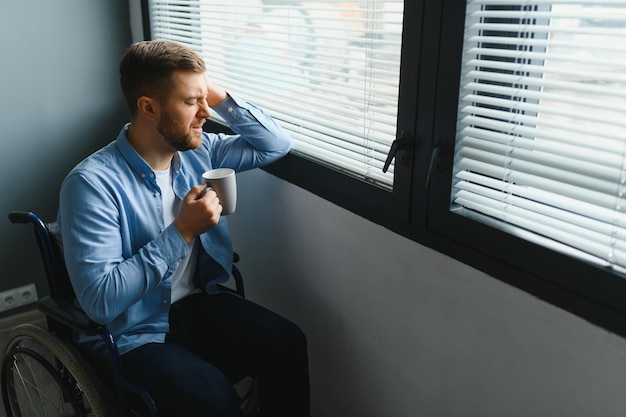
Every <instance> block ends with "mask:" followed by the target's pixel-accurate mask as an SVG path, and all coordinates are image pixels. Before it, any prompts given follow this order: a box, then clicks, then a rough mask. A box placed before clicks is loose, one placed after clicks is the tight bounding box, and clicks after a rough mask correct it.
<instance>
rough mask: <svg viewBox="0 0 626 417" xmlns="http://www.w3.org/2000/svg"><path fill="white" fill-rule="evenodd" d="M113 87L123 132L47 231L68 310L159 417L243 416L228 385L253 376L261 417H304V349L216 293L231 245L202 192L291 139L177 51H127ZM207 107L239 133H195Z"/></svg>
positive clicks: (72, 190)
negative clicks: (70, 290)
mask: <svg viewBox="0 0 626 417" xmlns="http://www.w3.org/2000/svg"><path fill="white" fill-rule="evenodd" d="M120 81H121V86H122V90H123V92H124V95H125V97H126V100H127V102H128V105H129V108H130V113H131V122H130V123H129V124H127V125H126V126H124V127H123V129H122V131H121V132H120V134H119V135H118V137H117V139H116V140H115V141H113V142H112V143H110V144H109V145H107V146H105V147H104V148H102V149H101V150H99V151H98V152H96V153H94V154H93V155H91V156H89V157H88V158H86V159H85V160H84V161H82V162H81V163H80V164H78V165H77V166H76V167H75V168H74V169H73V170H72V171H71V172H70V173H69V174H68V176H67V177H66V179H65V180H64V182H63V185H62V187H61V194H60V208H59V214H58V223H59V225H60V228H61V233H62V236H63V242H64V249H65V258H66V263H67V268H68V272H69V275H70V278H71V281H72V285H73V287H74V289H75V292H76V296H77V301H78V304H79V305H80V307H81V308H82V309H83V310H85V312H86V313H87V315H89V316H90V317H91V318H92V319H93V320H94V321H96V322H98V323H102V324H105V325H106V326H107V327H108V328H109V330H110V331H111V333H112V334H113V335H114V337H115V339H116V341H117V344H118V348H119V350H120V353H121V355H122V366H123V373H124V375H125V377H126V378H127V379H129V380H131V381H134V382H135V383H137V384H138V385H140V386H142V387H144V388H145V389H146V390H147V391H148V392H149V393H150V394H151V396H152V397H153V399H154V400H155V402H156V405H157V408H158V410H159V414H160V416H180V415H185V416H219V417H224V416H238V415H241V412H240V405H239V400H238V397H237V396H236V393H235V391H234V388H233V385H232V383H233V381H236V380H238V379H240V378H242V377H243V376H246V375H250V376H255V377H258V380H259V389H260V396H261V413H262V415H264V416H289V417H299V416H302V417H305V416H307V417H308V415H309V379H308V365H307V353H306V339H305V337H304V335H303V334H302V332H301V331H300V329H299V328H298V327H297V326H296V325H295V324H293V323H291V322H290V321H287V320H286V319H284V318H282V317H280V316H278V315H277V314H275V313H272V312H270V311H268V310H266V309H265V308H263V307H260V306H258V305H256V304H254V303H252V302H250V301H248V300H245V299H243V298H240V297H238V296H235V295H233V294H230V293H225V292H220V291H219V288H218V284H219V283H221V282H224V281H226V280H227V279H228V277H229V275H230V270H231V267H232V247H231V240H230V235H229V232H228V226H227V223H226V220H225V218H223V217H221V216H220V213H221V210H222V208H221V205H220V202H219V199H218V197H217V195H216V194H215V192H214V191H208V192H206V193H204V194H202V191H203V190H204V188H205V186H204V185H202V184H201V183H202V179H201V176H202V173H203V172H204V171H206V170H208V169H211V168H218V167H229V168H233V169H235V170H236V171H243V170H247V169H251V168H255V167H259V166H262V165H264V164H268V163H270V162H272V161H275V160H277V159H279V158H281V157H282V156H284V155H285V154H286V153H287V152H288V151H289V149H290V147H291V139H290V138H289V137H288V136H287V135H286V134H285V133H284V132H283V131H282V130H281V129H280V128H279V127H278V126H277V125H276V124H275V123H274V121H272V120H271V118H270V117H268V116H267V115H265V113H263V111H261V110H260V109H258V108H257V107H255V106H254V105H252V104H250V103H247V102H245V101H242V100H240V99H237V98H235V97H231V96H230V95H229V94H228V93H227V92H226V91H225V90H224V89H222V88H220V87H218V86H216V85H214V84H213V83H212V82H210V81H209V80H208V79H207V76H206V68H205V64H204V62H203V60H202V59H201V58H200V56H199V55H198V54H196V53H195V52H194V51H192V50H191V49H189V48H187V47H184V46H182V45H180V44H177V43H174V42H167V41H147V42H138V43H135V44H133V45H131V46H130V48H129V49H128V51H127V52H126V54H125V56H124V57H123V59H122V62H121V64H120ZM211 109H213V110H214V111H216V112H217V113H219V114H220V115H221V116H222V117H223V118H224V119H225V120H226V121H227V122H228V123H229V125H230V127H231V129H232V130H233V131H234V132H236V134H234V135H225V134H209V133H205V132H203V130H202V125H203V124H204V122H205V121H206V119H207V118H209V117H210V115H211ZM78 342H79V343H81V344H82V345H83V346H85V347H87V348H89V349H92V350H95V351H97V350H98V349H99V348H101V347H102V346H101V342H100V341H99V340H97V339H94V338H92V337H87V336H80V337H79V340H78Z"/></svg>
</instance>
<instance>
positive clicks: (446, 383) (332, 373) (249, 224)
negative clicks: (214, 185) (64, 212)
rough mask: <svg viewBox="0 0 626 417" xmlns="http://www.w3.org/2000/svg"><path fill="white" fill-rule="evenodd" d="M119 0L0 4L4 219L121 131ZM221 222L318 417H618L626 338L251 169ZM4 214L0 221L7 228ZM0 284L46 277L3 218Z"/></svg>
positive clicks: (44, 207) (49, 211)
mask: <svg viewBox="0 0 626 417" xmlns="http://www.w3.org/2000/svg"><path fill="white" fill-rule="evenodd" d="M129 42H130V32H129V30H128V12H127V4H126V1H125V0H114V1H112V0H55V1H54V2H52V1H45V0H38V1H34V0H3V2H2V6H1V7H0V54H1V55H0V56H2V59H1V61H0V75H2V76H1V77H0V86H1V88H0V92H1V94H0V126H1V127H2V135H1V136H0V146H1V147H2V148H1V152H0V157H1V158H2V163H0V170H2V171H1V173H2V175H0V183H1V184H2V186H1V190H2V198H1V199H0V216H5V214H3V213H7V212H8V211H9V210H12V209H30V210H35V211H38V212H40V213H41V214H42V215H44V216H45V217H47V218H50V217H53V216H54V215H55V212H56V206H57V202H58V199H57V191H58V187H59V184H60V182H61V180H62V178H63V176H64V175H65V173H66V172H67V170H69V169H70V168H71V167H72V166H73V165H74V164H75V163H76V162H78V160H80V159H82V158H83V157H84V156H86V155H87V154H88V153H90V152H91V151H92V150H95V149H96V148H98V147H100V146H102V145H103V144H105V143H107V142H108V141H110V140H111V139H112V138H113V137H114V136H115V135H116V134H117V132H118V130H119V128H120V126H121V124H122V123H123V122H124V121H125V120H126V118H127V117H126V109H125V106H124V104H123V102H122V98H121V96H120V94H119V88H118V85H117V63H118V62H119V58H120V57H121V55H122V54H123V51H124V49H125V47H126V46H127V44H128V43H129ZM238 180H239V191H240V197H239V207H238V211H237V213H236V214H234V215H233V216H231V218H230V222H231V226H232V228H233V236H234V241H235V246H236V248H237V250H238V251H239V252H240V253H241V255H242V263H241V268H242V269H243V272H244V273H245V275H246V283H247V287H248V292H249V298H251V299H253V300H255V301H258V302H260V303H262V304H264V305H267V306H268V307H270V308H272V309H275V310H277V311H278V312H280V313H282V314H284V315H285V316H287V317H289V318H291V319H292V320H294V321H296V322H297V323H299V324H300V325H301V326H302V328H303V329H304V330H305V332H306V333H307V335H308V338H309V345H310V358H311V367H310V368H311V380H312V394H313V410H314V417H351V416H355V417H357V416H358V417H369V416H371V417H415V416H426V417H433V416H442V417H443V416H445V417H463V416H481V417H488V416H494V417H502V416H507V417H511V416H520V417H528V416H533V417H540V416H550V417H554V416H581V417H591V416H620V417H621V416H623V415H626V396H624V394H623V392H622V391H623V387H625V386H626V342H625V341H624V340H623V339H621V338H618V337H615V336H614V335H612V334H609V333H607V332H605V331H603V330H601V329H599V328H597V327H595V326H592V325H590V324H589V323H587V322H584V321H582V320H580V319H578V318H576V317H574V316H572V315H570V314H568V313H566V312H564V311H562V310H559V309H557V308H554V307H552V306H550V305H546V304H545V303H543V302H541V301H539V300H537V299H535V298H534V297H531V296H529V295H527V294H526V293H523V292H520V291H518V290H516V289H514V288H511V287H509V286H507V285H505V284H503V283H501V282H499V281H497V280H494V279H492V278H490V277H489V276H486V275H484V274H482V273H480V272H478V271H476V270H474V269H471V268H468V267H467V266H465V265H463V264H460V263H458V262H455V261H454V260H451V259H449V258H447V257H446V256H443V255H441V254H439V253H436V252H433V251H431V250H429V249H426V248H424V247H421V246H420V245H417V244H415V243H414V242H411V241H409V240H406V239H404V238H402V237H400V236H397V235H395V234H393V233H391V232H389V231H387V230H386V229H384V228H381V227H379V226H377V225H374V224H372V223H370V222H368V221H366V220H364V219H362V218H360V217H358V216H355V215H353V214H351V213H349V212H347V211H345V210H343V209H341V208H338V207H336V206H334V205H332V204H330V203H328V202H326V201H324V200H322V199H320V198H318V197H316V196H313V195H311V194H310V193H308V192H305V191H303V190H302V189H300V188H298V187H295V186H293V185H291V184H289V183H286V182H284V181H281V180H278V179H276V178H275V177H272V176H270V175H269V174H267V173H264V172H262V171H254V172H249V173H244V174H240V175H239V177H238ZM5 218H6V217H5ZM0 233H1V236H2V239H0V245H1V246H2V248H0V256H1V257H2V265H3V269H4V273H3V277H2V280H1V281H0V290H2V289H6V288H11V287H13V286H17V285H22V284H24V283H27V282H31V281H40V277H39V274H40V273H41V271H40V267H39V265H38V263H37V262H38V261H35V262H33V261H32V260H31V258H30V257H28V256H27V255H25V254H26V253H30V252H29V251H31V250H34V247H33V248H30V245H31V244H32V238H31V236H30V231H25V230H24V227H20V226H15V225H11V224H9V222H8V221H7V220H4V221H0Z"/></svg>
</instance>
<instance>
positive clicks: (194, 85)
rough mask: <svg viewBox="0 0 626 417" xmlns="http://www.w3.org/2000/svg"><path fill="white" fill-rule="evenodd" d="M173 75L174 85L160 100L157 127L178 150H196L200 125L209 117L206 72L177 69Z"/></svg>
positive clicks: (200, 132) (200, 130)
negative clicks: (164, 97) (162, 99)
mask: <svg viewBox="0 0 626 417" xmlns="http://www.w3.org/2000/svg"><path fill="white" fill-rule="evenodd" d="M172 78H173V88H172V91H171V92H170V94H169V96H168V97H167V98H166V99H165V100H164V101H163V102H162V103H161V114H160V116H161V117H160V119H159V125H158V127H157V130H158V131H159V133H160V134H161V135H162V136H163V138H164V139H165V142H166V143H167V144H168V145H170V146H171V147H172V148H174V149H176V150H177V151H186V150H189V149H196V148H198V147H199V146H200V144H201V143H202V125H203V124H204V122H205V120H206V119H207V118H208V117H210V116H211V113H210V110H209V106H208V104H207V102H206V96H207V94H208V90H207V89H208V83H207V79H206V75H205V74H203V73H196V72H190V71H177V72H175V73H174V74H173V75H172Z"/></svg>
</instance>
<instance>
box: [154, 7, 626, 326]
mask: <svg viewBox="0 0 626 417" xmlns="http://www.w3.org/2000/svg"><path fill="white" fill-rule="evenodd" d="M149 3H150V8H149V10H150V13H149V16H150V19H149V20H150V25H151V33H152V37H153V38H169V39H174V40H178V41H181V42H185V43H188V44H189V45H192V46H193V47H194V48H196V49H197V50H199V51H201V53H203V54H204V55H205V57H206V58H207V62H209V66H210V68H211V73H212V74H214V75H215V76H216V77H218V81H219V82H221V83H223V84H224V85H227V86H229V88H232V91H233V92H241V94H242V95H244V96H245V97H247V98H250V99H251V100H252V101H254V102H257V103H259V104H260V105H261V106H262V107H264V108H266V109H268V111H269V112H270V113H271V114H272V115H273V116H274V117H275V118H276V119H277V120H278V121H279V123H281V124H282V125H283V126H284V127H285V128H286V129H288V130H289V131H290V132H291V133H292V135H293V136H294V138H295V139H296V141H297V145H296V149H295V151H294V153H292V154H290V155H288V156H287V157H286V158H284V159H283V160H281V161H279V162H277V163H275V164H273V165H272V166H270V167H268V168H267V169H268V170H269V171H270V172H272V173H274V174H276V175H278V176H280V177H281V178H284V179H286V180H288V181H291V182H294V183H296V184H297V185H299V186H302V187H304V188H306V189H308V190H310V191H312V192H314V193H316V194H318V195H320V196H321V197H323V198H326V199H328V200H330V201H333V202H334V203H336V204H339V205H341V206H343V207H345V208H347V209H349V210H352V211H353V212H355V213H357V214H359V215H361V216H363V217H366V218H368V219H370V220H372V221H374V222H376V223H378V224H381V225H383V226H385V227H387V228H389V229H390V230H392V231H394V232H397V233H400V234H402V235H404V236H406V237H408V238H410V239H413V240H415V241H417V242H419V243H421V244H423V245H426V246H429V247H432V248H434V249H436V250H439V251H441V252H443V253H445V254H448V255H450V256H452V257H454V258H456V259H458V260H460V261H462V262H465V263H467V264H468V265H471V266H473V267H476V268H478V269H480V270H483V271H485V272H486V273H488V274H490V275H492V276H494V277H495V278H497V279H501V280H503V281H505V282H508V283H510V284H512V285H515V286H517V287H519V288H521V289H523V290H525V291H527V292H530V293H531V294H534V295H537V296H538V297H540V298H542V299H544V300H546V301H548V302H550V303H552V304H555V305H557V306H559V307H562V308H565V309H566V310H568V311H570V312H572V313H574V314H577V315H579V316H581V317H583V318H585V319H588V320H591V321H593V322H594V323H596V324H599V325H601V326H604V327H605V328H608V329H610V330H612V331H615V332H617V333H620V334H622V335H624V336H626V303H625V302H624V300H625V299H626V274H624V268H626V231H625V230H624V226H625V225H626V213H625V211H626V200H625V192H626V0H611V1H605V2H602V1H595V0H580V1H567V0H563V1H548V0H534V1H533V0H442V1H426V0H415V1H413V0H411V1H404V2H402V1H396V0H394V1H387V0H379V1H376V0H367V1H366V0H361V1H354V2H343V1H329V2H307V1H295V0H245V1H244V0H232V1H224V0H210V1H209V0H207V1H204V0H200V1H198V0H196V1H178V2H164V1H163V2H161V1H149ZM144 17H145V15H144ZM400 46H401V48H400ZM339 51H341V52H339ZM212 57H219V59H212ZM235 70H236V72H235ZM251 94H253V95H252V96H251ZM394 141H395V142H394ZM392 143H393V144H394V146H392ZM390 149H394V150H395V151H397V152H395V153H394V152H391V156H395V159H394V160H393V162H392V164H391V166H390V169H389V170H388V171H387V172H386V173H383V172H382V166H383V164H384V162H385V160H386V158H387V156H388V153H389V151H390Z"/></svg>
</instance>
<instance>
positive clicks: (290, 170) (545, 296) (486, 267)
mask: <svg viewBox="0 0 626 417" xmlns="http://www.w3.org/2000/svg"><path fill="white" fill-rule="evenodd" d="M141 5H142V12H143V13H142V17H143V19H142V20H143V25H144V26H143V30H144V36H145V39H150V28H149V16H148V0H141ZM465 6H466V0H442V1H438V2H434V1H426V0H410V1H409V0H405V6H404V30H403V34H402V58H401V65H400V90H399V91H400V94H399V98H398V118H397V131H398V132H404V133H398V134H397V136H396V139H400V138H401V137H406V138H408V143H407V146H406V147H405V148H404V149H402V150H401V151H400V152H399V153H398V154H396V164H395V177H394V190H393V192H388V191H385V190H382V189H380V188H378V187H376V186H374V185H372V184H369V183H366V182H364V181H362V180H358V179H356V178H353V177H351V176H349V175H345V174H342V173H340V172H338V171H335V170H333V169H332V168H329V167H327V166H324V165H321V164H318V163H315V162H313V161H311V160H308V159H305V158H303V157H299V156H297V155H294V154H289V155H287V156H286V157H285V158H283V159H281V160H280V161H277V162H275V163H273V164H272V165H270V166H268V167H266V168H264V170H266V171H267V172H269V173H271V174H273V175H275V176H276V177H278V178H281V179H283V180H285V181H288V182H290V183H293V184H295V185H297V186H299V187H301V188H303V189H305V190H308V191H310V192H312V193H314V194H316V195H318V196H319V197H321V198H324V199H326V200H328V201H330V202H332V203H334V204H337V205H338V206H340V207H343V208H345V209H347V210H349V211H351V212H353V213H355V214H357V215H359V216H362V217H364V218H366V219H368V220H370V221H372V222H374V223H377V224H379V225H381V226H383V227H385V228H387V229H389V230H390V231H392V232H395V233H398V234H400V235H402V236H404V237H406V238H408V239H410V240H413V241H415V242H417V243H419V244H421V245H424V246H426V247H429V248H431V249H434V250H437V251H439V252H441V253H443V254H445V255H447V256H450V257H451V258H454V259H456V260H458V261H460V262H462V263H464V264H466V265H468V266H470V267H473V268H476V269H478V270H480V271H482V272H484V273H486V274H488V275H490V276H491V277H493V278H494V279H497V280H500V281H503V282H505V283H507V284H510V285H512V286H514V287H516V288H518V289H520V290H522V291H524V292H527V293H529V294H531V295H533V296H536V297H538V298H540V299H542V300H544V301H545V302H547V303H549V304H552V305H554V306H556V307H558V308H561V309H564V310H565V311H568V312H570V313H571V314H573V315H575V316H578V317H580V318H582V319H584V320H587V321H589V322H591V323H593V324H595V325H598V326H600V327H603V328H605V329H606V330H609V331H611V332H614V333H616V334H618V335H620V336H622V337H626V303H624V302H623V300H626V279H624V278H623V277H621V276H619V275H618V274H616V273H614V272H611V271H609V270H606V269H603V268H601V267H598V266H596V265H591V264H588V263H585V262H583V261H580V260H578V259H575V258H572V257H569V256H566V255H564V254H562V253H559V252H556V251H552V250H550V249H547V248H545V247H542V246H539V245H536V244H534V243H531V242H529V241H525V240H523V239H521V238H518V237H515V236H512V235H510V234H507V233H505V232H502V231H500V230H497V229H495V228H491V227H489V226H487V225H484V224H481V223H478V222H476V221H472V220H470V219H467V218H465V217H462V216H459V215H457V214H455V213H453V212H450V191H451V184H452V163H453V156H454V138H455V136H456V132H455V129H456V116H457V104H458V103H457V102H458V88H459V83H460V71H461V68H460V64H461V56H462V48H463V35H464V33H463V32H464V23H465ZM205 129H207V130H209V131H228V129H226V128H225V127H224V126H223V125H220V124H217V123H207V124H205ZM477 237H480V238H477ZM529 260H530V261H529Z"/></svg>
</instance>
